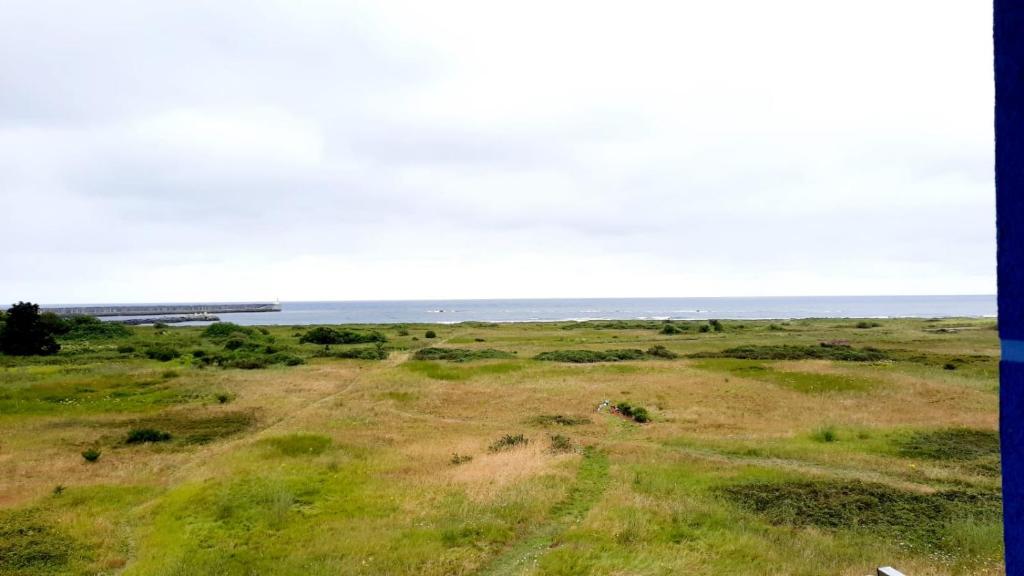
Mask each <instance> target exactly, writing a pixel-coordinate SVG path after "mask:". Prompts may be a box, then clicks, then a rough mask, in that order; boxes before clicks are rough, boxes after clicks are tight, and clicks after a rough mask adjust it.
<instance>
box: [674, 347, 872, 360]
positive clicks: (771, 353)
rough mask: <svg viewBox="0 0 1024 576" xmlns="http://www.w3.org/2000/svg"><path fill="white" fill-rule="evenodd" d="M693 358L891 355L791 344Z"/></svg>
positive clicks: (809, 358) (726, 350)
mask: <svg viewBox="0 0 1024 576" xmlns="http://www.w3.org/2000/svg"><path fill="white" fill-rule="evenodd" d="M691 357H693V358H739V359H742V360H811V359H821V360H844V361H848V362H878V361H881V360H886V359H888V358H889V355H888V354H886V353H885V352H883V351H881V350H878V349H877V348H870V347H869V348H859V349H858V348H851V347H848V346H795V345H790V344H779V345H766V346H755V345H748V346H737V347H735V348H727V349H725V350H722V351H720V352H698V353H697V354H692V355H691Z"/></svg>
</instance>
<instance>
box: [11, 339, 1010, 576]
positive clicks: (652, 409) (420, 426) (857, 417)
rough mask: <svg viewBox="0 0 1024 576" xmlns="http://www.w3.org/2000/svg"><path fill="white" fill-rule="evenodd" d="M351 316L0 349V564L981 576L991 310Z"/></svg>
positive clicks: (990, 532) (996, 504) (990, 409)
mask: <svg viewBox="0 0 1024 576" xmlns="http://www.w3.org/2000/svg"><path fill="white" fill-rule="evenodd" d="M702 326H703V327H702ZM336 328H338V327H336ZM347 328H349V329H352V330H355V331H356V332H357V333H365V332H367V331H371V330H372V331H377V332H379V333H380V334H383V335H384V336H385V337H386V339H387V342H386V343H384V344H383V345H382V346H379V345H377V344H365V343H364V344H346V345H334V346H331V347H330V349H329V350H325V347H324V346H321V345H317V344H300V343H299V337H300V336H301V335H302V334H303V333H304V332H306V330H307V329H308V328H307V327H286V326H277V327H271V326H268V327H265V328H263V329H260V330H254V329H247V330H243V331H240V332H235V333H231V330H220V331H214V332H206V333H204V329H203V328H202V327H174V328H169V327H163V326H158V327H136V328H132V329H131V333H132V335H131V336H116V335H115V336H107V337H104V335H102V334H100V335H97V336H96V337H95V338H76V339H74V340H68V341H64V342H62V345H63V350H62V351H61V352H60V353H59V354H58V355H56V356H51V357H37V358H14V357H4V356H0V575H14V574H18V575H36V574H125V575H129V574H130V575H182V576H184V575H204V574H210V575H214V574H216V575H225V574H226V575H255V574H295V575H319V574H332V575H336V574H368V575H369V574H373V575H380V574H438V575H441V574H495V575H497V574H708V575H711V574H715V575H717V574H804V575H822V574H844V575H851V576H853V575H856V576H863V575H865V574H869V573H873V570H874V568H875V567H876V566H878V565H893V566H896V567H898V568H900V569H901V570H902V571H904V572H905V573H907V574H908V575H914V576H920V575H931V574H1000V573H1002V567H1001V565H1000V563H1001V559H1002V543H1001V528H1000V522H1001V510H1000V492H999V489H1000V477H999V454H998V449H999V444H998V434H997V431H996V430H997V421H998V339H997V332H996V330H995V329H994V322H993V321H991V320H987V321H986V320H959V319H944V320H879V321H863V322H859V321H856V320H798V321H789V322H780V321H776V322H767V321H764V322H760V321H758V322H753V321H735V322H732V321H725V322H722V323H720V324H719V325H718V326H710V325H708V324H706V323H697V322H693V323H686V322H675V323H673V325H672V328H665V326H664V324H663V323H661V322H592V323H581V324H572V323H543V324H502V325H491V324H483V323H467V324H459V325H430V326H426V325H390V326H389V325H381V326H359V327H347ZM339 329H340V328H339ZM427 330H433V331H434V332H436V338H427V337H426V332H427ZM823 343H824V345H823ZM655 346H663V347H664V348H663V349H654V347H655ZM428 347H430V348H443V349H445V350H441V351H436V350H426V351H424V350H423V349H425V348H428ZM609 351H612V352H609ZM381 352H383V353H381ZM541 353H547V354H545V355H544V356H542V358H547V359H546V360H540V359H535V358H534V357H535V356H537V355H538V354H541ZM343 356H356V358H345V357H343ZM382 356H386V358H385V359H360V358H380V357H382ZM569 360H571V361H569ZM604 400H609V401H610V403H611V405H617V404H619V403H623V402H625V403H629V404H630V405H631V407H632V408H644V409H645V410H646V411H647V414H648V415H649V420H650V421H649V422H645V423H641V422H638V421H637V420H638V418H627V417H626V416H624V415H622V414H615V413H611V412H610V411H609V410H602V411H597V410H596V409H597V407H598V405H599V404H600V403H602V401H604ZM86 456H89V457H90V458H92V457H94V458H93V460H92V461H89V460H87V459H86Z"/></svg>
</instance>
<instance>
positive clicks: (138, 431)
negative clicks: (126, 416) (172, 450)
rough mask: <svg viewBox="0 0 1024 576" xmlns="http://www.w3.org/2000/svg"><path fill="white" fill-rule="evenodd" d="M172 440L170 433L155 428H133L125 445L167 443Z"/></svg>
mask: <svg viewBox="0 0 1024 576" xmlns="http://www.w3.org/2000/svg"><path fill="white" fill-rule="evenodd" d="M170 439H171V433H170V432H164V431H162V430H157V429H155V428H132V429H131V430H129V431H128V437H127V438H125V440H124V442H125V444H144V443H147V442H166V441H168V440H170Z"/></svg>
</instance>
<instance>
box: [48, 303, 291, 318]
mask: <svg viewBox="0 0 1024 576" xmlns="http://www.w3.org/2000/svg"><path fill="white" fill-rule="evenodd" d="M40 311H41V312H53V313H54V314H57V315H58V316H170V315H182V314H231V313H239V312H280V311H281V305H280V304H278V303H276V302H274V303H263V302H251V303H234V304H128V305H106V306H61V307H47V308H40Z"/></svg>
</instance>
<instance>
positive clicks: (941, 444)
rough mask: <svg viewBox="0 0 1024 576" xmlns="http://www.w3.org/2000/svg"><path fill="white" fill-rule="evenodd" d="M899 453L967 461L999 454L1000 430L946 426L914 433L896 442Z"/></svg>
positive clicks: (929, 458) (930, 458) (914, 456)
mask: <svg viewBox="0 0 1024 576" xmlns="http://www.w3.org/2000/svg"><path fill="white" fill-rule="evenodd" d="M894 444H895V447H896V451H897V453H898V454H899V455H900V456H904V457H907V458H920V459H925V460H949V461H956V462H966V461H970V460H975V459H977V458H984V457H998V456H999V432H997V431H995V430H975V429H972V428H946V429H941V430H924V431H917V432H913V433H911V434H909V435H907V436H905V437H901V438H898V439H896V440H895V442H894Z"/></svg>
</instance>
